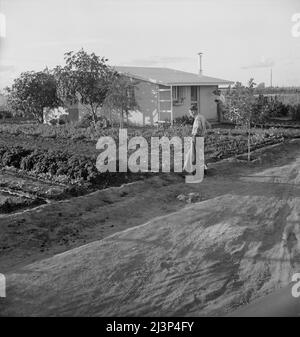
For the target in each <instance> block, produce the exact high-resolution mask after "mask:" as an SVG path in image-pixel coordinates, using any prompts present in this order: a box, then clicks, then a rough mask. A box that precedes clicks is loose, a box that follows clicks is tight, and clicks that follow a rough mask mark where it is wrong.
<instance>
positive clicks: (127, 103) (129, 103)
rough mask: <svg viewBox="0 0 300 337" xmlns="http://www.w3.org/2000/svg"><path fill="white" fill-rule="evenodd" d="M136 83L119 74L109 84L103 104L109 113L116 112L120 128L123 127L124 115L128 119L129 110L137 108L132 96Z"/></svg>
mask: <svg viewBox="0 0 300 337" xmlns="http://www.w3.org/2000/svg"><path fill="white" fill-rule="evenodd" d="M137 83H138V82H137V81H135V80H133V79H131V78H128V77H127V76H123V75H120V74H118V75H117V76H116V77H115V78H114V80H113V81H112V82H111V86H110V89H109V93H108V96H107V98H106V100H105V103H104V104H105V106H106V107H108V108H109V109H110V111H112V110H115V111H117V113H118V114H119V119H120V128H123V125H124V114H125V115H126V117H127V119H128V114H129V112H130V110H133V109H135V108H137V107H138V105H137V102H136V100H135V96H134V88H135V85H136V84H137Z"/></svg>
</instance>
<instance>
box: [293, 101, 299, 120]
mask: <svg viewBox="0 0 300 337" xmlns="http://www.w3.org/2000/svg"><path fill="white" fill-rule="evenodd" d="M291 115H292V118H293V120H294V121H300V104H298V105H295V106H293V107H292V108H291Z"/></svg>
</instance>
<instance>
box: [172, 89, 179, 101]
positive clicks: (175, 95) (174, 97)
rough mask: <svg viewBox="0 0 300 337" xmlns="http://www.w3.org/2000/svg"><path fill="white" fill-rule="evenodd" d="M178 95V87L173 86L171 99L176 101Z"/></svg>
mask: <svg viewBox="0 0 300 337" xmlns="http://www.w3.org/2000/svg"><path fill="white" fill-rule="evenodd" d="M178 97H179V87H173V90H172V98H173V101H177V100H178Z"/></svg>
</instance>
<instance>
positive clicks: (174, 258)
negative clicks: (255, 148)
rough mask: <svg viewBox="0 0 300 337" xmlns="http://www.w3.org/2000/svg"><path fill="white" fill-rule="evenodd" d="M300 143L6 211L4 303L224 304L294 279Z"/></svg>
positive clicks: (77, 306) (211, 309)
mask: <svg viewBox="0 0 300 337" xmlns="http://www.w3.org/2000/svg"><path fill="white" fill-rule="evenodd" d="M299 144H300V142H299V141H293V142H291V143H290V144H283V145H280V146H277V147H273V148H269V149H267V150H263V151H260V160H259V161H257V162H255V163H251V164H243V163H236V162H231V161H225V162H220V163H217V164H214V165H213V167H212V168H211V170H210V174H209V176H208V177H207V178H206V179H205V181H204V182H203V183H201V184H199V185H188V184H185V183H184V180H183V178H182V177H180V176H175V175H171V176H167V175H166V176H161V177H154V178H151V179H148V180H146V181H141V182H137V183H133V184H131V185H126V186H124V187H121V188H110V189H107V190H105V191H97V192H94V193H92V194H90V195H86V196H82V197H78V198H73V199H70V200H67V201H60V202H54V201H53V202H51V203H49V204H46V205H42V206H39V207H37V208H35V209H31V210H28V211H26V212H20V213H17V214H12V215H2V216H1V218H0V221H1V226H0V252H1V254H0V271H1V272H2V273H5V274H6V275H7V283H8V290H7V298H6V299H0V300H1V302H0V315H125V316H126V315H128V316H131V315H134V316H139V315H141V316H145V315H156V316H160V315H168V316H169V315H179V316H189V315H222V314H225V313H227V312H230V311H232V310H234V309H235V308H238V307H240V306H242V305H244V304H246V303H248V302H250V301H252V300H253V299H255V298H257V297H260V296H262V295H264V294H266V293H269V292H271V291H273V290H274V289H276V288H280V287H282V286H284V285H285V284H287V283H288V282H289V281H290V276H291V275H292V273H294V272H299V271H300V255H299V254H300V232H299V214H300V190H299V183H300V175H299V167H300V166H299V165H300V149H299ZM188 193H196V194H194V195H192V196H191V197H190V199H191V200H190V201H191V202H192V203H191V204H190V203H187V202H186V201H185V200H179V199H178V198H177V196H178V195H179V194H183V195H187V194H188ZM193 202H196V203H193ZM154 216H155V217H156V218H155V219H153V217H154ZM145 223H146V224H145ZM141 224H144V225H142V226H139V225H141ZM134 226H138V227H134ZM130 227H132V228H131V229H130ZM124 230H125V231H124ZM114 233H115V234H114ZM111 234H114V235H113V236H111ZM84 244H86V245H84ZM82 245H83V246H82ZM80 246H81V247H80ZM75 247H79V248H75ZM71 248H75V249H71ZM70 249H71V250H70ZM63 252H65V253H63ZM57 253H62V254H59V255H56V256H54V257H52V256H53V255H54V254H57ZM46 257H49V259H46V260H45V259H44V258H46ZM31 262H34V263H33V264H31V265H27V264H28V263H31ZM25 265H27V266H25Z"/></svg>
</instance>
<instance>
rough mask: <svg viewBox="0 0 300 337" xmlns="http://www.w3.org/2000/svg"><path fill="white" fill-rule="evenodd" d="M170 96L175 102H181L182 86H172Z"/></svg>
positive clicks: (182, 98) (182, 97)
mask: <svg viewBox="0 0 300 337" xmlns="http://www.w3.org/2000/svg"><path fill="white" fill-rule="evenodd" d="M172 98H173V101H175V102H183V100H184V87H178V86H174V87H173V89H172Z"/></svg>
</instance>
